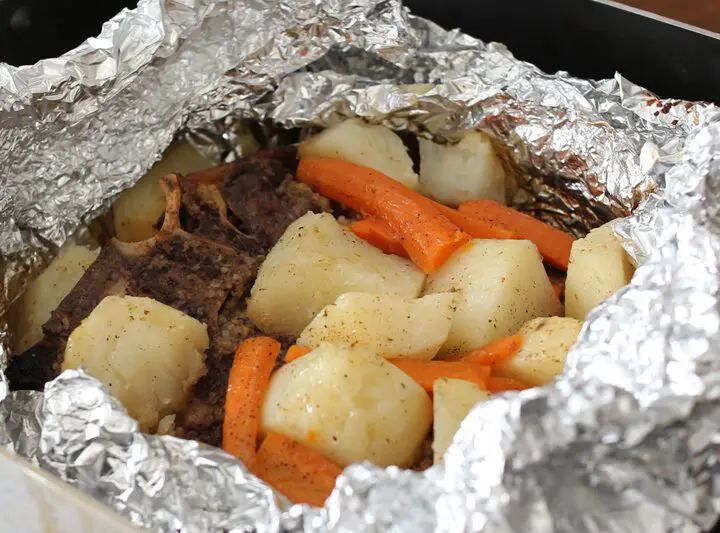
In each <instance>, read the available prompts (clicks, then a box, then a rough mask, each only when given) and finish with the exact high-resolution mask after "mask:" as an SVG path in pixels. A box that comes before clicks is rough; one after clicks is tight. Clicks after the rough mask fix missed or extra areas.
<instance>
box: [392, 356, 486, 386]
mask: <svg viewBox="0 0 720 533" xmlns="http://www.w3.org/2000/svg"><path fill="white" fill-rule="evenodd" d="M388 361H389V362H391V363H392V364H394V365H395V366H396V367H398V368H399V369H400V370H402V371H403V372H405V373H406V374H407V375H408V376H410V377H411V378H412V379H413V380H415V381H416V382H417V384H418V385H420V386H421V387H422V388H423V389H425V390H426V391H428V392H432V390H433V383H434V382H435V380H436V379H440V378H453V379H464V380H465V381H471V382H473V383H476V384H477V385H480V386H481V387H482V388H485V384H486V383H487V380H488V378H489V377H490V371H491V368H492V367H490V366H488V365H479V364H477V363H475V362H472V361H426V360H420V359H388Z"/></svg>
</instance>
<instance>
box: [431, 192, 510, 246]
mask: <svg viewBox="0 0 720 533" xmlns="http://www.w3.org/2000/svg"><path fill="white" fill-rule="evenodd" d="M430 201H431V202H432V200H430ZM432 203H433V204H435V207H437V209H438V210H439V211H440V212H441V213H442V214H443V215H444V216H445V218H447V219H448V220H450V222H453V223H454V224H455V225H456V226H457V227H459V228H460V229H461V230H463V231H465V232H467V233H469V234H470V235H471V236H472V237H474V238H476V239H517V238H518V235H517V233H515V232H514V231H512V230H511V229H509V228H507V227H506V226H505V225H504V224H501V223H498V222H488V221H487V220H485V219H482V218H477V217H472V216H467V214H463V213H460V212H459V211H458V210H457V209H452V208H451V207H448V206H446V205H442V204H439V203H437V202H432Z"/></svg>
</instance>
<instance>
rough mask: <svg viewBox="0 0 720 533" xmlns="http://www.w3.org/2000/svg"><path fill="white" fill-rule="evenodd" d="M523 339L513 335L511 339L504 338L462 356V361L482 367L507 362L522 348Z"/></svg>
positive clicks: (520, 336)
mask: <svg viewBox="0 0 720 533" xmlns="http://www.w3.org/2000/svg"><path fill="white" fill-rule="evenodd" d="M522 342H523V338H522V335H520V334H518V335H512V336H510V337H503V338H502V339H498V340H496V341H493V342H491V343H489V344H486V345H485V346H483V347H482V348H477V349H475V350H470V351H469V352H466V353H464V354H463V355H461V356H460V360H462V361H472V362H474V363H479V364H481V365H494V364H497V363H502V362H503V361H507V360H508V359H510V358H511V357H512V356H513V355H515V354H516V353H517V351H518V350H519V349H520V347H521V346H522Z"/></svg>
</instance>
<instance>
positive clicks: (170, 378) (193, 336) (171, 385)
mask: <svg viewBox="0 0 720 533" xmlns="http://www.w3.org/2000/svg"><path fill="white" fill-rule="evenodd" d="M209 343H210V341H209V339H208V334H207V326H205V324H202V323H201V322H199V321H197V320H195V319H194V318H192V317H189V316H188V315H186V314H184V313H182V312H180V311H178V310H177V309H173V308H172V307H169V306H167V305H165V304H162V303H160V302H158V301H155V300H153V299H151V298H140V297H135V296H107V297H105V298H104V299H103V300H102V301H101V302H100V303H99V304H98V306H97V307H96V308H95V309H94V310H93V311H92V313H90V315H89V316H88V317H87V318H86V319H85V320H83V321H82V322H81V323H80V325H79V326H78V327H77V328H75V330H74V331H73V332H72V333H71V334H70V337H69V338H68V343H67V347H66V348H65V360H64V362H63V370H64V369H67V368H79V367H83V368H84V369H85V370H86V371H87V372H88V373H89V374H90V375H91V376H93V377H95V378H96V379H98V380H100V381H102V382H103V383H105V384H106V385H107V386H108V387H110V390H111V391H112V393H113V394H114V395H115V397H116V398H117V399H118V400H120V401H121V402H122V403H123V405H124V406H125V408H126V409H127V410H128V413H130V415H131V416H132V417H133V418H135V419H136V420H137V421H138V422H139V423H140V427H141V428H142V429H143V430H144V431H154V430H155V429H156V427H157V426H158V421H159V420H160V419H162V418H163V417H166V416H168V415H171V414H175V413H178V412H180V411H181V410H182V409H183V408H184V407H185V404H186V401H187V398H188V394H189V393H190V389H191V388H192V386H193V385H195V383H197V381H198V380H199V379H200V378H201V377H202V376H203V375H204V374H205V372H206V368H205V361H204V352H205V350H207V348H208V345H209Z"/></svg>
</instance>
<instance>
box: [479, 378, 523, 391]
mask: <svg viewBox="0 0 720 533" xmlns="http://www.w3.org/2000/svg"><path fill="white" fill-rule="evenodd" d="M529 388H530V385H528V384H527V383H525V382H524V381H520V380H519V379H513V378H499V377H495V376H492V377H490V378H488V380H487V390H488V391H490V392H492V393H496V392H505V391H509V390H525V389H529Z"/></svg>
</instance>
